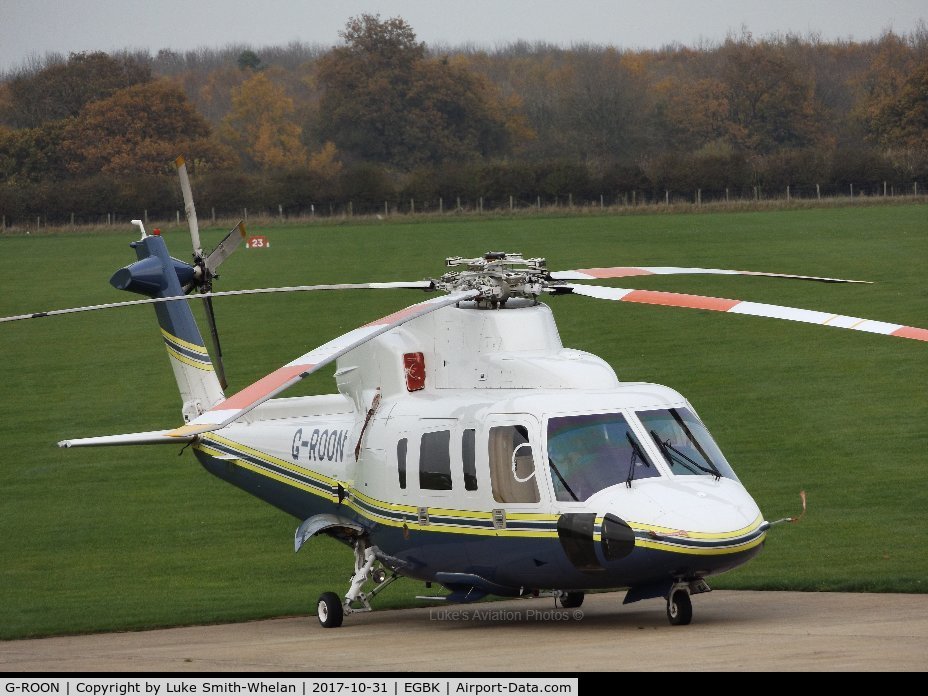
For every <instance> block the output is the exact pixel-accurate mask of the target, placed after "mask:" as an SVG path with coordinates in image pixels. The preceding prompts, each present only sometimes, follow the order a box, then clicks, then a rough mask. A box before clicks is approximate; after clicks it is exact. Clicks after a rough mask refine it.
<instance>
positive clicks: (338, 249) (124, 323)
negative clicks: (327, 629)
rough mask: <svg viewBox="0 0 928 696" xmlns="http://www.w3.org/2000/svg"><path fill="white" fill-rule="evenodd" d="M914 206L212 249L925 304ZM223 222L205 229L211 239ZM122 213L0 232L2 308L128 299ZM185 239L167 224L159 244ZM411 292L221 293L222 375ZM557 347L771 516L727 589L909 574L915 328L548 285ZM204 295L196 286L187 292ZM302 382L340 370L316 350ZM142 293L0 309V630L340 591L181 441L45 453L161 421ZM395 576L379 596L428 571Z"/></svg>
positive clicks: (136, 621) (375, 268)
mask: <svg viewBox="0 0 928 696" xmlns="http://www.w3.org/2000/svg"><path fill="white" fill-rule="evenodd" d="M926 212H928V208H926V206H925V205H911V206H889V207H873V208H857V207H854V208H841V209H827V210H815V209H812V210H784V211H773V212H745V213H726V214H712V213H708V214H707V213H702V214H698V215H663V216H655V215H648V216H627V215H626V216H621V217H609V216H585V217H561V218H532V219H493V220H475V219H464V220H454V219H452V220H445V221H433V222H430V223H428V224H423V223H415V222H409V223H395V222H390V223H386V222H385V223H382V224H377V223H371V222H370V221H368V222H365V223H364V224H358V225H354V224H344V225H340V226H332V225H328V226H311V227H294V226H284V227H277V228H275V227H257V228H255V226H253V229H251V232H252V233H265V234H267V235H268V237H269V238H270V240H271V248H270V249H267V250H262V251H243V252H239V253H238V254H237V255H236V256H234V257H233V258H232V259H230V260H229V261H228V262H227V264H226V266H224V267H223V277H222V279H221V281H219V283H220V285H221V288H220V289H232V288H239V287H241V288H246V287H260V286H269V285H297V284H307V283H335V282H361V281H369V280H383V281H387V280H417V279H421V278H423V277H426V276H436V275H439V274H440V273H441V272H442V268H443V259H444V257H446V256H449V255H456V254H460V255H465V256H469V255H478V254H480V253H483V252H485V251H487V250H491V249H492V250H504V251H522V252H524V253H525V254H527V255H532V256H545V257H547V258H548V259H549V265H550V267H551V268H583V267H590V266H602V265H679V266H712V267H721V268H743V269H750V270H765V271H774V272H783V273H797V274H807V275H823V276H834V277H848V278H861V279H867V280H873V281H876V283H875V284H874V285H828V284H814V283H802V282H793V281H784V280H777V279H772V278H753V277H747V278H741V277H726V276H718V277H709V276H676V277H671V276H665V277H638V278H630V279H623V280H621V281H618V282H613V283H610V284H612V285H621V286H623V287H641V288H648V289H660V290H669V291H679V292H689V293H695V294H704V295H713V296H718V297H730V298H738V299H749V300H754V301H758V302H770V303H775V304H784V305H790V306H796V307H805V308H809V309H821V310H828V311H832V312H835V313H841V314H850V315H854V316H861V317H867V318H872V319H879V320H884V321H889V322H896V323H902V324H909V325H915V326H923V327H924V326H928V290H926V288H928V285H926V281H925V278H926V273H928V225H926V223H925V220H926ZM222 234H223V231H222V230H218V229H217V230H208V231H207V232H206V233H205V237H206V240H205V241H206V246H211V245H212V244H215V243H216V242H217V241H218V240H219V238H220V236H221V235H222ZM134 236H135V233H134V231H132V230H128V229H127V230H126V231H125V233H119V234H115V233H113V232H101V233H84V234H80V235H75V234H67V235H50V236H41V237H38V236H29V237H26V236H22V237H0V315H8V314H16V313H21V312H26V311H35V310H42V309H50V308H55V307H62V306H73V305H80V304H91V303H98V302H106V301H118V300H121V299H127V296H125V295H124V294H122V293H119V292H117V291H116V290H114V289H112V288H111V287H110V286H109V285H108V284H107V279H108V278H109V276H110V274H111V273H112V272H113V271H114V270H116V269H117V268H119V267H121V266H123V265H125V264H126V263H129V262H130V261H132V260H133V259H134V254H133V253H132V252H131V251H130V250H129V248H128V246H127V245H128V242H129V241H130V240H131V239H133V238H134ZM188 244H189V241H188V239H185V237H184V236H183V234H182V233H180V232H177V233H172V234H171V236H170V238H169V245H170V246H171V248H172V251H173V253H174V255H175V256H177V257H179V258H186V256H187V246H188ZM421 298H422V296H421V294H419V293H417V292H414V291H390V292H365V291H351V292H343V293H338V294H326V293H315V294H305V295H289V296H286V297H284V296H264V297H240V298H220V299H217V300H216V311H217V314H218V318H219V322H220V328H221V331H222V337H223V348H224V351H225V353H226V362H227V369H228V371H229V373H230V375H231V379H232V382H233V388H235V387H241V386H244V385H246V384H248V383H250V382H251V381H253V380H255V379H257V378H259V377H261V376H262V375H263V374H265V373H267V372H269V371H270V370H272V369H274V368H276V367H278V366H279V365H281V364H283V363H285V362H287V361H289V360H290V359H292V358H293V357H295V356H297V355H300V354H301V353H303V352H305V351H306V350H308V349H309V348H311V347H313V346H315V345H319V344H321V343H323V342H325V341H327V340H329V339H330V338H333V337H334V336H337V335H339V334H340V333H343V332H345V331H347V330H349V329H351V328H353V327H355V326H357V325H359V324H362V323H365V322H366V321H369V320H371V319H373V318H376V317H379V316H382V315H384V314H386V313H388V312H391V311H394V310H396V309H398V308H400V307H402V306H405V305H407V304H410V303H412V302H415V301H418V300H420V299H421ZM548 302H549V304H550V305H551V306H552V307H553V309H554V312H555V314H556V317H557V320H558V324H559V328H560V331H561V336H562V338H563V340H564V343H565V344H566V345H568V346H571V347H575V348H581V349H584V350H589V351H592V352H594V353H596V354H598V355H601V356H602V357H603V358H605V359H606V360H608V361H609V362H610V363H611V364H612V365H613V366H614V367H615V368H616V371H617V372H618V374H619V376H620V378H622V379H627V380H644V381H651V382H658V383H662V384H668V385H670V386H673V387H675V388H677V389H678V390H680V391H681V392H682V393H683V394H684V395H685V396H687V397H688V398H689V399H690V401H691V402H692V403H693V404H694V405H695V407H696V408H697V410H698V411H699V412H700V415H701V416H702V417H703V419H704V420H705V421H706V422H707V423H708V425H709V426H710V428H711V429H712V431H713V433H714V434H715V436H716V439H717V440H718V441H719V443H720V444H721V446H722V448H723V450H724V451H725V452H726V454H727V456H728V457H729V459H730V461H731V462H732V464H733V465H734V467H735V469H736V471H737V472H738V474H739V476H740V478H741V480H742V482H743V483H744V484H745V485H746V486H747V487H748V489H749V490H750V491H751V492H752V494H753V495H754V497H755V499H756V500H757V501H758V503H759V504H760V506H761V509H762V510H763V511H764V513H765V514H766V516H767V517H768V518H769V519H774V518H778V517H782V516H785V515H790V514H794V513H796V512H798V507H799V497H798V493H799V491H800V489H804V490H806V491H807V493H808V499H809V512H808V514H807V515H806V517H805V519H804V520H803V521H802V523H801V524H799V525H790V526H787V527H785V528H778V529H777V530H775V531H774V532H773V533H771V535H770V537H769V541H768V543H767V546H766V549H765V550H764V553H763V554H761V556H760V557H759V558H758V559H757V560H755V561H753V562H752V563H750V564H748V565H747V566H745V567H743V568H741V569H738V570H736V571H734V572H732V573H730V574H728V575H725V576H721V577H720V578H717V579H716V580H715V581H714V582H713V583H712V584H713V586H715V587H725V588H753V589H798V590H855V591H898V592H924V591H925V590H926V581H925V577H926V575H928V553H926V542H925V539H926V538H928V515H926V514H925V510H926V509H928V494H926V492H925V487H924V486H923V485H922V478H923V475H924V472H925V470H926V464H928V425H926V424H928V398H926V396H928V395H926V384H928V352H926V351H928V348H926V346H925V344H924V343H921V342H917V341H911V340H904V339H899V338H888V337H884V336H876V335H869V334H863V333H860V332H852V331H841V330H835V329H827V328H822V327H817V326H807V325H801V324H794V323H790V322H778V321H772V320H766V319H758V318H751V317H742V316H732V315H719V314H717V313H710V312H700V311H692V310H677V309H669V308H661V307H648V306H639V305H625V304H614V303H605V302H600V301H596V300H592V299H587V298H580V297H569V296H567V297H556V298H551V299H549V300H548ZM197 311H198V308H197ZM307 381H308V382H309V384H308V385H307V387H306V389H307V390H309V391H314V392H318V393H323V392H328V391H332V390H333V388H334V384H333V382H332V379H331V371H324V374H320V375H316V376H314V377H313V378H312V379H310V380H307ZM179 405H180V404H179V401H178V397H177V393H176V389H175V386H174V380H173V379H172V376H171V373H170V368H169V366H168V362H167V359H166V357H165V355H164V349H163V347H162V342H161V340H160V338H159V335H158V332H157V328H156V324H155V321H154V317H153V315H152V312H151V310H150V309H148V308H145V307H136V308H129V309H123V310H114V311H110V312H96V313H92V314H84V315H74V316H67V317H61V318H57V319H54V320H53V319H43V320H35V321H27V322H20V323H17V324H7V325H2V326H0V453H2V454H0V472H2V480H3V488H2V499H0V528H2V531H3V533H2V535H0V560H2V563H0V638H6V639H9V638H14V637H21V636H36V635H47V634H55V633H72V632H84V631H101V630H117V629H137V628H144V627H151V626H162V625H176V624H185V623H203V622H219V621H231V620H238V619H245V618H256V617H267V616H275V615H285V614H295V613H306V612H308V611H309V610H310V607H311V605H312V604H313V603H314V599H315V597H316V596H317V595H318V593H319V592H321V591H323V590H331V589H335V590H339V591H343V590H344V588H345V586H346V577H347V575H348V574H349V572H350V568H351V555H350V552H349V551H348V550H347V549H345V548H343V547H340V546H337V545H335V544H332V543H329V542H328V541H327V540H314V541H313V542H312V543H311V544H310V546H309V547H307V548H306V549H304V550H303V551H301V552H300V554H297V555H294V554H293V551H292V548H293V547H292V534H293V530H294V528H295V524H296V522H295V521H294V520H292V519H290V518H288V517H287V516H286V515H283V514H282V513H279V512H277V511H275V510H273V509H272V508H270V507H267V506H265V505H263V504H262V503H260V502H258V501H257V500H255V499H253V498H250V497H249V496H247V495H246V494H244V493H242V492H241V491H238V490H237V489H235V488H232V487H230V486H226V485H224V484H222V483H221V482H219V481H218V480H216V479H214V478H212V477H210V476H209V475H208V474H207V473H205V472H204V471H203V470H202V469H201V468H200V467H199V466H197V465H196V464H195V462H194V461H193V459H192V458H191V457H190V456H189V454H186V453H185V455H184V456H183V457H178V456H176V455H177V454H178V450H179V449H180V448H179V447H178V448H176V450H175V449H173V448H169V447H135V448H99V449H80V450H59V449H57V448H56V447H55V446H54V443H55V442H56V441H58V440H60V439H63V438H65V437H73V436H83V435H97V434H109V433H121V432H133V431H141V430H149V429H158V428H163V427H168V426H171V425H175V424H178V423H179V421H180V415H179ZM421 591H422V588H421V586H419V585H418V584H416V583H412V582H405V583H397V585H394V586H393V588H391V591H390V592H389V593H386V594H385V596H384V597H383V598H382V600H383V601H381V602H380V603H379V606H381V607H385V606H401V605H405V604H407V603H409V602H410V601H412V597H413V596H414V595H415V594H417V593H421Z"/></svg>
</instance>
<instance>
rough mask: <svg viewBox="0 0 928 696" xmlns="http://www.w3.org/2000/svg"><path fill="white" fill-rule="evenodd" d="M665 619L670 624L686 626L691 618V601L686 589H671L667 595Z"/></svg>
mask: <svg viewBox="0 0 928 696" xmlns="http://www.w3.org/2000/svg"><path fill="white" fill-rule="evenodd" d="M667 620H668V621H670V625H671V626H687V625H689V623H690V621H692V620H693V601H692V600H691V599H690V593H689V591H688V590H686V589H678V590H673V591H672V592H671V593H670V595H669V596H668V597H667Z"/></svg>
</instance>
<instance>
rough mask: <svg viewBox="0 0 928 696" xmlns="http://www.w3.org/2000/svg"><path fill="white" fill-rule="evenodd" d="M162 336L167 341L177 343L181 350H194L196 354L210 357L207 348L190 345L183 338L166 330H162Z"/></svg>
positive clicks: (194, 344)
mask: <svg viewBox="0 0 928 696" xmlns="http://www.w3.org/2000/svg"><path fill="white" fill-rule="evenodd" d="M161 335H162V336H164V338H165V340H166V341H170V342H171V343H176V344H177V345H178V346H180V347H181V348H186V349H187V350H192V351H194V352H195V353H202V354H203V355H206V356H209V352H208V351H207V350H206V347H205V346H200V345H197V344H196V343H189V342H188V341H185V340H184V339H182V338H178V337H177V336H175V335H174V334H172V333H171V332H170V331H165V330H164V329H161Z"/></svg>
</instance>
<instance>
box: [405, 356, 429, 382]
mask: <svg viewBox="0 0 928 696" xmlns="http://www.w3.org/2000/svg"><path fill="white" fill-rule="evenodd" d="M403 371H404V372H405V373H406V391H410V392H414V391H420V390H422V389H425V356H424V355H422V353H404V354H403Z"/></svg>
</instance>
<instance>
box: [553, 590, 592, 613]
mask: <svg viewBox="0 0 928 696" xmlns="http://www.w3.org/2000/svg"><path fill="white" fill-rule="evenodd" d="M584 597H585V595H584V594H583V593H582V592H565V593H564V594H562V595H561V596H560V597H558V598H557V601H558V602H559V603H560V605H561V606H562V607H564V608H565V609H576V608H577V607H579V606H580V605H581V604H583V598H584Z"/></svg>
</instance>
